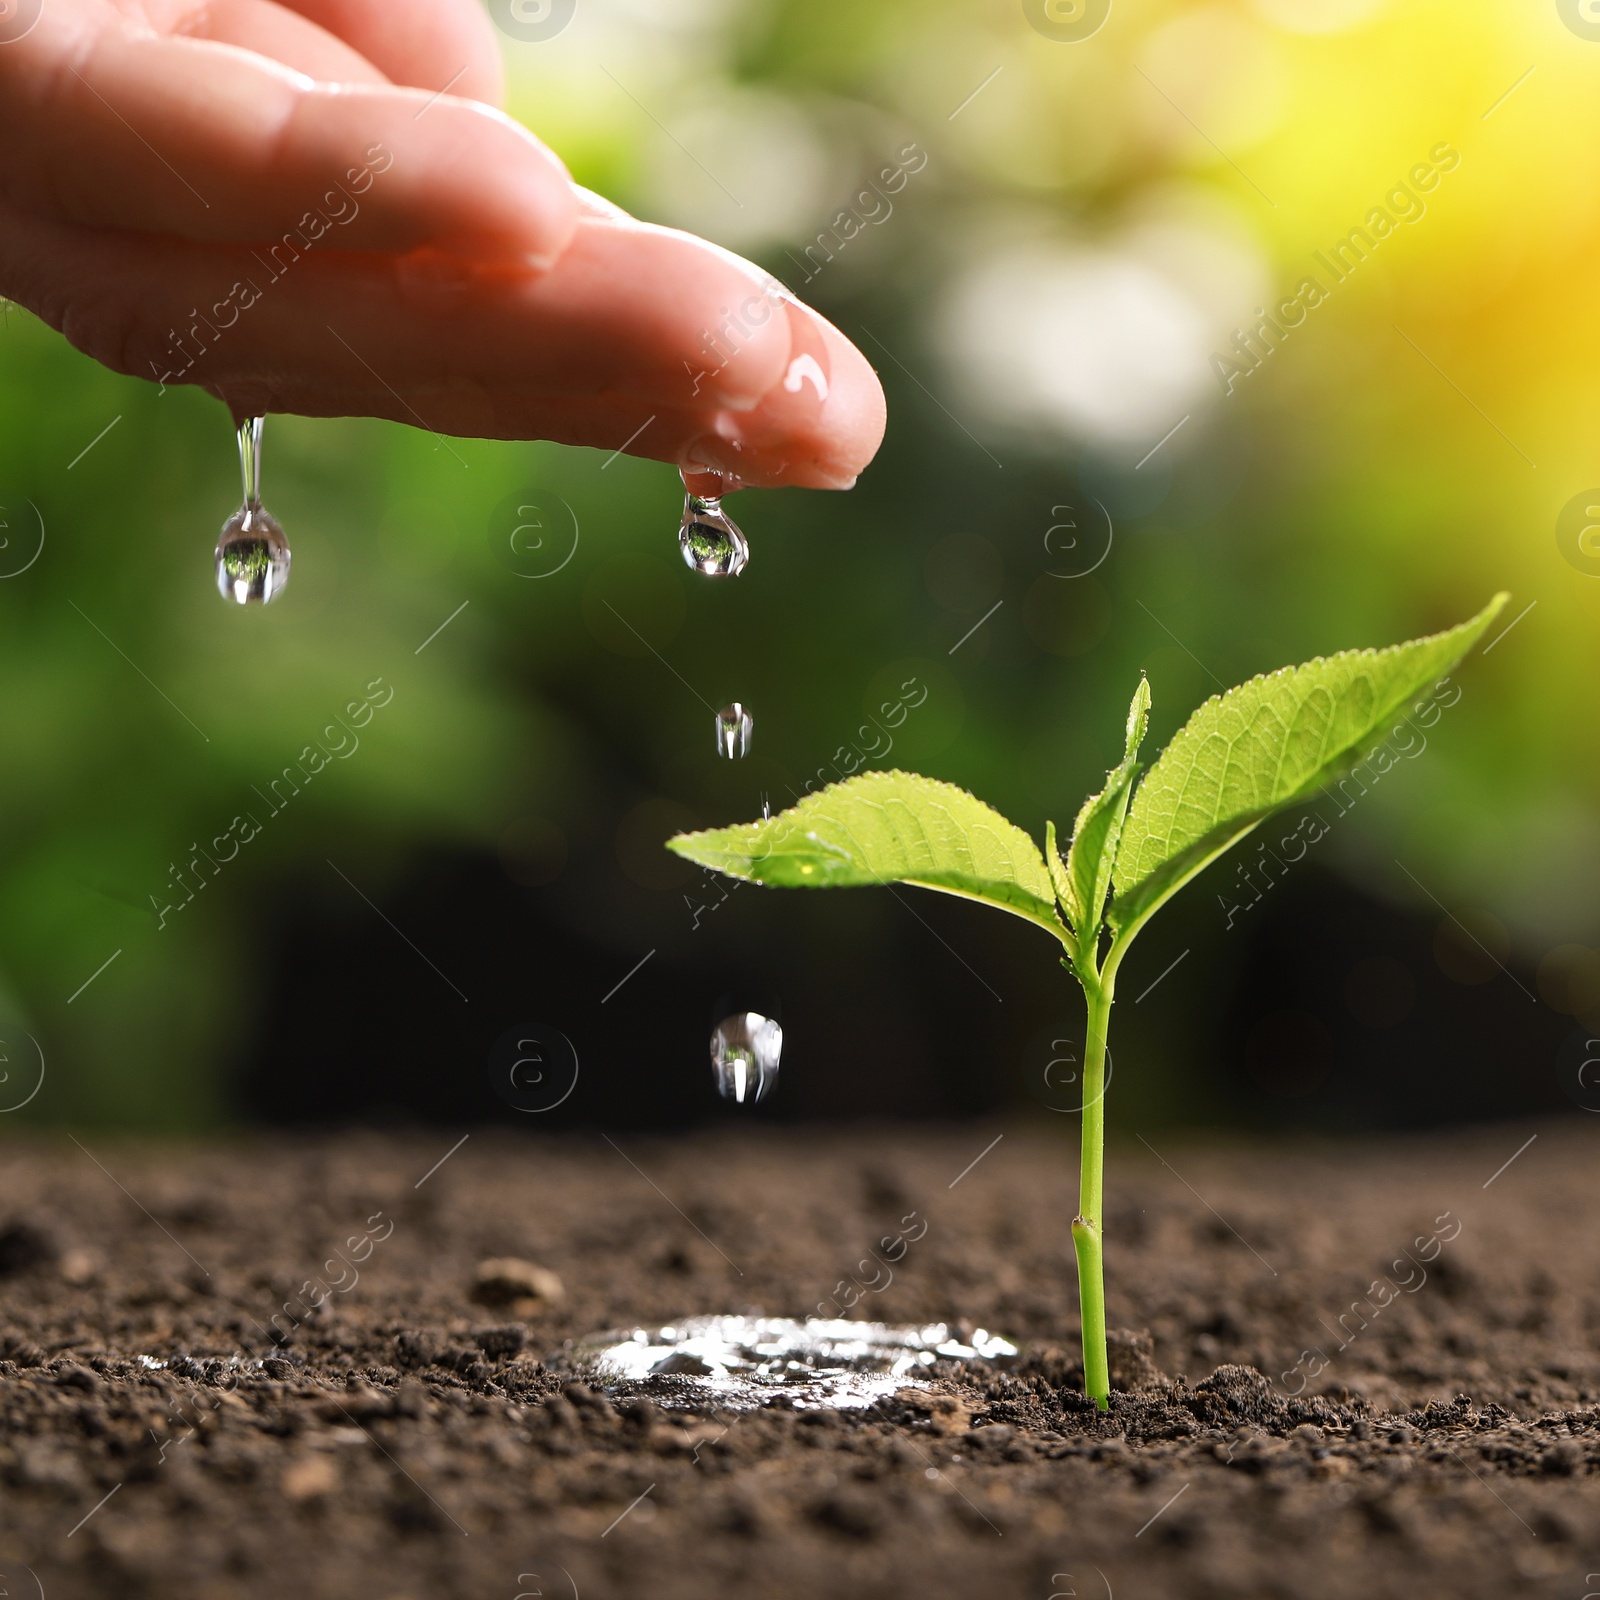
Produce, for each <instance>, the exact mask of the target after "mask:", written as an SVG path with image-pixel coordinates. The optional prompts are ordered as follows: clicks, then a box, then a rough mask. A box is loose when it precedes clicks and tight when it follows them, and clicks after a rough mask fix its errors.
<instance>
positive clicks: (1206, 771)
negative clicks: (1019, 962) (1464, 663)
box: [1111, 594, 1508, 929]
mask: <svg viewBox="0 0 1600 1600" xmlns="http://www.w3.org/2000/svg"><path fill="white" fill-rule="evenodd" d="M1507 598H1508V597H1507V596H1506V595H1505V594H1498V595H1496V596H1495V597H1494V599H1493V600H1491V601H1490V602H1489V604H1488V605H1486V606H1485V607H1484V608H1483V610H1482V611H1480V612H1479V613H1478V614H1477V616H1475V617H1474V618H1473V619H1472V620H1471V621H1470V622H1464V623H1462V624H1461V626H1460V627H1457V628H1452V629H1450V630H1449V631H1448V632H1446V633H1436V634H1432V635H1430V636H1429V637H1427V638H1425V639H1414V640H1412V641H1411V642H1410V643H1409V644H1399V645H1394V646H1392V647H1390V648H1389V649H1387V650H1346V651H1343V652H1341V653H1340V654H1339V655H1336V656H1329V657H1327V658H1325V659H1324V658H1323V657H1320V656H1319V657H1318V658H1317V659H1316V660H1315V661H1308V662H1306V663H1305V664H1304V665H1303V666H1299V667H1285V668H1283V669H1282V670H1281V671H1278V672H1271V673H1267V674H1266V675H1265V676H1263V677H1259V678H1252V679H1251V680H1250V681H1249V682H1248V683H1243V684H1240V685H1239V687H1238V688H1237V689H1230V690H1228V692H1227V693H1226V694H1221V695H1216V696H1214V697H1213V698H1212V699H1210V700H1208V701H1207V702H1206V703H1205V704H1204V705H1203V706H1201V707H1200V709H1199V710H1198V711H1196V712H1195V714H1194V715H1193V716H1192V717H1190V718H1189V720H1188V722H1186V723H1185V724H1184V725H1183V727H1182V728H1181V729H1180V730H1179V731H1178V734H1177V736H1176V737H1175V738H1174V739H1173V741H1172V743H1171V744H1169V745H1168V746H1167V748H1166V749H1165V750H1164V751H1163V752H1162V754H1161V757H1160V759H1159V760H1158V761H1157V762H1156V763H1155V765H1154V766H1153V767H1151V769H1150V771H1149V773H1148V774H1147V775H1146V777H1145V779H1144V781H1143V782H1142V783H1141V784H1140V785H1139V788H1138V790H1137V792H1136V793H1135V794H1134V797H1133V804H1132V805H1131V806H1130V807H1129V808H1128V814H1127V820H1126V822H1125V823H1124V825H1123V829H1122V841H1121V846H1120V848H1119V849H1118V852H1117V858H1116V868H1115V880H1116V892H1117V897H1116V899H1115V900H1114V901H1113V902H1112V906H1111V922H1112V925H1113V927H1115V928H1118V929H1128V928H1130V927H1133V926H1135V925H1137V924H1139V923H1142V922H1143V920H1144V919H1145V918H1146V917H1147V916H1149V915H1150V913H1151V912H1152V911H1154V910H1155V908H1156V907H1157V906H1159V905H1160V904H1161V903H1162V901H1164V900H1165V899H1166V898H1167V897H1168V896H1169V895H1171V894H1173V893H1174V892H1176V891H1177V890H1178V889H1179V888H1181V887H1182V885H1183V884H1185V883H1187V882H1188V881H1189V879H1190V878H1192V877H1193V876H1194V875H1195V874H1196V873H1197V872H1199V871H1200V869H1201V868H1202V867H1204V866H1205V865H1206V864H1207V863H1208V862H1210V861H1212V860H1213V859H1214V858H1215V857H1216V856H1218V855H1219V854H1221V852H1222V851H1224V850H1226V849H1227V848H1228V846H1229V845H1231V844H1233V843H1234V842H1235V841H1236V840H1238V839H1240V838H1242V837H1243V836H1244V835H1245V834H1247V833H1248V832H1249V831H1250V830H1251V829H1252V828H1253V827H1255V825H1256V824H1257V823H1258V822H1260V821H1261V820H1262V819H1263V818H1264V817H1267V816H1270V815H1271V814H1272V812H1274V811H1276V810H1278V809H1279V807H1281V806H1286V805H1291V804H1293V803H1294V802H1295V801H1296V800H1300V799H1303V798H1304V797H1305V796H1307V795H1309V794H1312V793H1314V792H1315V791H1316V790H1318V789H1320V788H1322V787H1323V785H1324V784H1326V783H1329V782H1331V781H1332V780H1333V779H1334V778H1336V777H1338V776H1339V775H1340V774H1341V773H1343V772H1345V771H1348V769H1349V768H1350V767H1352V766H1354V765H1355V764H1356V762H1358V761H1359V760H1361V759H1362V758H1363V757H1364V756H1365V755H1367V754H1368V753H1369V752H1370V751H1371V750H1372V749H1373V748H1374V747H1375V746H1376V744H1377V743H1378V742H1379V740H1380V739H1381V738H1382V737H1383V736H1385V735H1386V734H1387V733H1388V731H1389V719H1390V718H1391V717H1392V716H1394V714H1395V713H1396V712H1397V711H1399V710H1400V708H1401V707H1402V706H1403V705H1405V703H1406V702H1407V701H1408V700H1409V699H1410V698H1411V697H1412V696H1413V695H1415V694H1417V693H1418V692H1419V691H1420V690H1422V689H1423V688H1425V687H1426V686H1427V685H1428V684H1429V683H1431V682H1432V681H1433V680H1434V679H1435V678H1438V677H1440V676H1442V675H1443V674H1444V673H1446V672H1448V671H1449V669H1450V668H1451V667H1452V666H1454V665H1455V663H1456V662H1457V661H1459V660H1460V659H1461V657H1462V656H1464V655H1465V654H1466V653H1467V651H1468V650H1470V649H1471V648H1472V646H1473V645H1474V644H1475V643H1477V641H1478V639H1479V638H1480V637H1481V635H1482V634H1483V631H1484V629H1485V628H1487V627H1488V626H1489V624H1490V623H1491V622H1492V621H1493V620H1494V618H1495V616H1496V615H1497V614H1498V612H1499V610H1500V608H1501V607H1502V606H1503V605H1504V604H1505V602H1506V600H1507Z"/></svg>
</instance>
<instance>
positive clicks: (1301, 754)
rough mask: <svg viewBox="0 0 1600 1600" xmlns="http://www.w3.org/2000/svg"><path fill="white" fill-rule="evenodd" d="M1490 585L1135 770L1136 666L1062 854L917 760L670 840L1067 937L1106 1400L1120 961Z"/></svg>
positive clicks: (1335, 771)
mask: <svg viewBox="0 0 1600 1600" xmlns="http://www.w3.org/2000/svg"><path fill="white" fill-rule="evenodd" d="M1506 598H1507V597H1506V596H1505V595H1504V594H1499V595H1496V596H1495V598H1494V599H1493V600H1491V601H1490V602H1489V604H1488V605H1487V606H1485V607H1484V608H1483V610H1482V611H1480V612H1479V613H1478V615H1477V616H1475V617H1474V618H1472V620H1471V621H1470V622H1464V623H1462V624H1461V626H1460V627H1457V628H1452V629H1450V630H1449V631H1448V632H1446V633H1437V634H1433V635H1431V636H1429V637H1428V638H1425V639H1414V640H1412V641H1411V642H1410V643H1409V644H1399V645H1394V646H1392V647H1391V648H1389V649H1387V650H1347V651H1344V652H1342V653H1341V654H1339V655H1336V656H1330V657H1327V658H1326V659H1324V658H1322V657H1318V658H1317V659H1316V660H1314V661H1308V662H1306V663H1305V664H1304V665H1303V666H1299V667H1285V668H1283V669H1282V670H1280V671H1278V672H1271V673H1267V674H1265V675H1264V676H1262V677H1259V678H1252V679H1250V681H1249V682H1248V683H1243V684H1240V685H1239V687H1238V688H1236V689H1229V690H1228V691H1227V692H1226V693H1225V694H1220V695H1216V696H1214V697H1213V698H1212V699H1210V700H1208V701H1206V703H1205V704H1204V705H1203V706H1201V707H1200V709H1199V710H1198V711H1196V712H1195V713H1194V715H1193V716H1192V717H1190V718H1189V720H1188V722H1186V723H1185V724H1184V725H1183V727H1182V728H1181V729H1180V730H1179V731H1178V733H1177V735H1176V737H1175V738H1174V739H1173V740H1172V743H1171V744H1169V745H1168V746H1167V748H1166V749H1165V750H1164V751H1163V752H1162V754H1161V755H1160V757H1159V758H1158V759H1157V760H1156V762H1155V764H1154V765H1153V766H1152V767H1151V768H1150V770H1149V771H1148V772H1147V773H1146V774H1145V776H1144V779H1143V781H1142V782H1139V781H1137V780H1138V775H1139V771H1140V766H1139V759H1138V756H1139V746H1140V744H1141V742H1142V741H1143V739H1144V732H1145V724H1146V721H1147V720H1148V716H1149V711H1150V686H1149V684H1148V682H1147V681H1144V680H1141V681H1140V684H1139V687H1138V689H1137V691H1135V693H1134V697H1133V704H1132V706H1131V707H1130V708H1129V711H1128V729H1127V739H1126V742H1125V744H1124V747H1123V755H1122V760H1121V762H1120V763H1119V764H1118V765H1117V766H1116V767H1114V768H1113V769H1112V770H1111V772H1109V773H1108V774H1107V775H1106V783H1105V787H1104V788H1103V789H1102V790H1101V791H1100V792H1099V793H1098V794H1096V795H1091V796H1090V797H1089V798H1088V799H1087V800H1085V801H1084V803H1083V806H1082V808H1081V809H1080V810H1079V812H1078V819H1077V822H1076V824H1075V826H1074V827H1073V830H1072V841H1071V844H1070V846H1069V847H1068V850H1067V854H1066V859H1065V860H1063V859H1062V858H1061V855H1060V854H1059V852H1058V850H1057V848H1056V830H1055V824H1054V823H1050V822H1047V823H1046V824H1045V830H1044V834H1045V850H1044V854H1043V855H1040V853H1039V847H1038V846H1037V845H1036V844H1035V843H1034V841H1033V840H1032V838H1030V837H1029V835H1028V834H1026V833H1024V832H1023V830H1022V829H1021V828H1019V827H1017V826H1016V825H1015V824H1014V823H1011V822H1008V821H1007V820H1006V819H1005V818H1004V817H1002V816H1001V815H1000V814H999V812H997V811H993V810H991V809H990V808H989V807H988V806H986V805H984V804H983V802H982V801H980V800H976V799H974V798H973V797H972V796H971V795H970V794H968V793H966V791H965V790H963V789H958V788H956V787H955V786H954V785H952V784H948V783H940V782H938V781H936V780H935V779H932V778H922V777H918V776H917V775H916V774H915V773H909V772H870V773H863V774H860V775H859V776H857V777H853V778H849V779H847V780H846V781H844V782H843V783H838V784H833V785H830V786H829V787H828V788H826V789H823V790H820V791H819V792H818V793H816V794H811V795H807V796H806V797H805V799H803V800H801V801H800V803H799V804H798V805H795V806H792V807H790V809H789V810H787V811H783V812H780V813H779V814H778V815H777V816H775V817H772V818H770V819H768V820H766V821H762V822H750V823H745V824H743V825H742V826H738V827H731V828H713V829H710V830H708V831H706V832H704V833H687V834H679V835H678V836H677V837H676V838H673V839H670V840H669V841H668V846H669V848H670V849H672V850H675V851H676V852H677V853H678V854H679V855H681V856H687V857H688V858H689V859H690V860H691V861H697V862H699V863H700V864H701V865H702V866H707V867H712V868H714V869H715V870H717V871H719V872H723V873H726V874H727V875H728V876H729V877H733V878H740V879H744V880H747V881H750V882H754V883H763V884H767V885H770V886H772V887H776V888H814V889H832V888H841V887H846V886H851V885H861V884H881V883H907V884H915V885H918V886H920V887H922V888H926V889H940V890H943V891H944V892H945V893H947V894H956V895H961V896H963V897H964V898H966V899H968V900H981V901H983V902H985V903H986V904H988V905H993V906H999V907H1000V908H1001V909H1002V910H1005V911H1010V912H1013V913H1014V914H1015V915H1017V916H1019V917H1025V918H1026V919H1027V920H1028V921H1029V922H1033V923H1036V924H1037V925H1038V926H1039V927H1041V928H1043V929H1044V930H1045V931H1046V932H1047V933H1049V934H1050V935H1051V936H1052V937H1053V938H1055V939H1058V940H1059V941H1060V942H1061V944H1062V946H1063V947H1064V948H1065V950H1066V959H1065V960H1064V961H1063V962H1062V965H1063V966H1065V967H1066V968H1067V969H1068V971H1070V972H1071V973H1072V974H1073V976H1074V977H1076V978H1077V980H1078V982H1079V983H1080V984H1081V985H1082V986H1083V992H1084V995H1085V997H1086V999H1087V1001H1088V1028H1087V1034H1086V1042H1085V1047H1084V1075H1083V1095H1084V1101H1083V1130H1082V1140H1083V1143H1082V1152H1083V1153H1082V1160H1081V1163H1080V1167H1079V1194H1078V1214H1077V1216H1076V1217H1074V1218H1073V1221H1072V1241H1073V1246H1074V1250H1075V1253H1076V1255H1077V1260H1078V1296H1079V1303H1080V1306H1081V1310H1082V1321H1083V1370H1084V1381H1085V1387H1086V1388H1087V1390H1088V1392H1089V1394H1090V1395H1091V1396H1092V1397H1093V1399H1094V1400H1095V1403H1096V1404H1097V1405H1098V1406H1099V1407H1100V1409H1101V1410H1105V1409H1106V1408H1107V1406H1108V1404H1109V1396H1110V1378H1109V1374H1108V1371H1107V1361H1106V1313H1105V1281H1104V1274H1103V1270H1102V1258H1101V1179H1102V1174H1103V1171H1104V1154H1105V1151H1104V1146H1105V1103H1104V1102H1105V1057H1106V1032H1107V1027H1108V1024H1109V1022H1110V1018H1111V1001H1112V996H1113V994H1114V993H1115V990H1116V981H1117V970H1118V968H1119V967H1121V965H1122V961H1123V958H1124V957H1125V956H1126V955H1127V953H1128V947H1129V945H1131V944H1132V943H1133V940H1134V936H1135V935H1136V934H1137V933H1138V932H1139V930H1140V929H1141V928H1142V927H1143V926H1144V925H1145V923H1146V922H1148V921H1149V920H1150V918H1151V917H1152V916H1153V915H1154V914H1155V912H1156V911H1157V909H1158V908H1159V907H1160V906H1162V905H1164V904H1165V903H1166V902H1167V901H1168V900H1169V899H1171V897H1172V896H1173V895H1174V894H1176V893H1177V892H1178V890H1179V889H1181V888H1182V887H1183V886H1184V884H1186V883H1188V882H1189V880H1190V879H1191V878H1193V877H1194V876H1195V875H1196V874H1197V873H1199V872H1201V871H1203V870H1204V868H1205V867H1207V866H1208V865H1209V864H1210V863H1211V862H1212V861H1214V860H1216V858H1217V857H1218V856H1219V855H1221V854H1222V853H1223V851H1225V850H1227V849H1228V848H1229V847H1230V846H1232V845H1234V844H1237V843H1238V841H1239V840H1240V839H1242V838H1243V837H1244V836H1245V835H1246V834H1247V833H1249V832H1250V830H1251V829H1252V828H1254V827H1255V826H1256V825H1257V824H1258V823H1260V822H1262V821H1264V820H1265V819H1266V818H1267V817H1269V816H1271V815H1272V814H1273V812H1275V811H1278V810H1280V809H1281V808H1282V807H1284V806H1289V805H1293V804H1295V803H1296V802H1297V801H1300V800H1304V799H1305V798H1307V797H1308V796H1310V795H1311V794H1313V793H1315V792H1316V791H1317V790H1318V789H1320V788H1322V787H1323V786H1324V785H1326V784H1328V783H1330V782H1332V781H1333V780H1335V779H1336V778H1338V777H1340V776H1342V775H1343V774H1344V773H1346V772H1348V771H1349V770H1350V768H1351V767H1353V766H1355V765H1356V764H1357V763H1358V762H1360V761H1361V760H1363V759H1364V758H1365V757H1367V756H1368V755H1370V754H1371V753H1372V752H1373V751H1374V749H1375V748H1376V746H1377V745H1378V744H1379V743H1380V742H1381V740H1382V739H1383V737H1384V736H1385V735H1387V733H1388V732H1389V728H1390V719H1391V718H1392V717H1394V716H1395V715H1396V714H1397V713H1399V712H1401V710H1402V708H1403V707H1404V706H1405V705H1406V703H1407V702H1408V701H1409V700H1410V699H1411V698H1412V697H1413V696H1414V695H1416V694H1418V693H1419V692H1420V691H1421V690H1423V689H1424V688H1426V687H1427V686H1428V685H1430V684H1431V683H1432V682H1433V681H1434V680H1435V679H1437V678H1439V677H1440V676H1442V675H1443V674H1444V673H1446V672H1448V671H1449V670H1450V668H1451V667H1453V666H1454V665H1455V664H1456V662H1458V661H1459V660H1460V659H1461V658H1462V657H1463V656H1464V655H1465V654H1466V653H1467V651H1469V650H1470V649H1471V648H1472V646H1473V645H1474V644H1476V643H1477V641H1478V639H1479V638H1480V636H1481V635H1482V634H1483V631H1484V629H1486V628H1487V627H1488V626H1489V624H1490V622H1492V621H1493V620H1494V617H1495V615H1496V614H1497V613H1498V612H1499V610H1500V608H1501V607H1502V606H1503V605H1504V604H1505V601H1506Z"/></svg>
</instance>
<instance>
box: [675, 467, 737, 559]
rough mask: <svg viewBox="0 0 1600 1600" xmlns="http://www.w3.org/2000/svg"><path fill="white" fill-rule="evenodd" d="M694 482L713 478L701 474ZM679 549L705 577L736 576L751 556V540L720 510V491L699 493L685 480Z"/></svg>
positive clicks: (714, 476) (714, 477)
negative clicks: (712, 493) (711, 493)
mask: <svg viewBox="0 0 1600 1600" xmlns="http://www.w3.org/2000/svg"><path fill="white" fill-rule="evenodd" d="M696 478H697V481H704V480H711V481H715V479H716V474H715V473H700V474H697V475H696ZM678 549H679V550H680V551H682V552H683V560H684V564H685V565H686V566H688V567H690V568H692V569H693V570H694V571H695V572H700V573H704V574H705V576H706V577H708V578H736V577H738V575H739V574H740V573H741V572H743V571H744V565H745V562H747V561H748V560H749V559H750V543H749V541H748V540H747V539H746V538H745V536H744V534H743V532H742V531H741V530H740V527H739V524H738V523H737V522H735V521H734V520H733V518H732V517H730V516H729V515H728V513H727V512H726V511H724V510H723V509H722V496H721V494H720V493H719V494H714V495H700V494H696V493H694V491H693V490H691V489H690V488H689V487H688V481H687V476H686V477H685V482H684V494H683V521H682V522H680V523H679V524H678Z"/></svg>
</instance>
